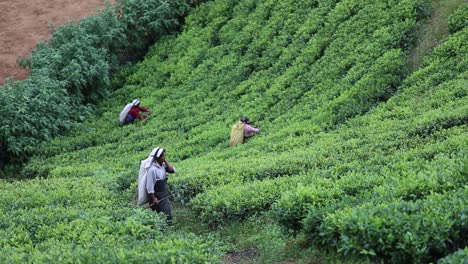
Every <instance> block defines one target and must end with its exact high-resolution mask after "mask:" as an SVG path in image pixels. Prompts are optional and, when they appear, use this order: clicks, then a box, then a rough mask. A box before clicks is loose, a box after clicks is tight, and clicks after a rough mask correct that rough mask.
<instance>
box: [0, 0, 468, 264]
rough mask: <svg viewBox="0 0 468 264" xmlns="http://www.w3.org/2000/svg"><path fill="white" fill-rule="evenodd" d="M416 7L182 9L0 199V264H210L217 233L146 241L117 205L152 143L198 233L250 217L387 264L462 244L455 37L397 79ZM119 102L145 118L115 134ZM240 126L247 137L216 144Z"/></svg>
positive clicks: (142, 223) (462, 134) (128, 211)
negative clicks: (118, 82) (145, 112)
mask: <svg viewBox="0 0 468 264" xmlns="http://www.w3.org/2000/svg"><path fill="white" fill-rule="evenodd" d="M423 3H424V1H413V0H408V1H386V0H385V1H384V0H381V1H380V0H379V1H375V3H374V4H372V5H369V4H368V1H362V0H344V1H337V0H330V1H300V2H298V1H292V0H291V1H289V0H288V1H280V2H278V1H273V0H265V1H255V0H242V1H222V0H215V1H211V2H208V3H205V4H202V5H200V6H199V7H197V8H196V9H195V10H194V11H193V13H191V15H190V16H189V17H187V20H186V25H185V28H184V31H183V32H182V33H181V34H180V35H174V36H170V37H166V38H164V39H163V40H161V41H159V42H158V43H157V44H156V45H155V46H154V47H153V48H152V50H151V51H150V53H149V54H148V55H147V58H146V60H145V61H144V62H142V63H141V64H139V65H138V69H137V71H136V73H135V74H133V75H131V76H129V78H128V80H127V84H126V86H125V87H123V88H122V89H119V90H118V91H116V92H115V93H114V95H113V97H112V98H111V99H110V100H108V101H105V102H103V103H102V104H101V105H100V107H99V111H100V113H99V114H98V116H96V117H95V118H93V119H91V120H89V121H88V122H86V123H85V124H84V125H83V126H80V127H78V128H77V129H75V130H74V131H73V132H71V133H70V135H68V136H64V137H61V138H58V139H56V140H54V141H53V142H52V143H50V144H48V145H47V146H44V148H43V149H41V152H42V154H41V155H38V156H36V157H34V158H33V159H32V160H31V162H30V163H29V164H28V165H27V167H26V168H25V169H24V171H23V172H22V173H23V174H24V175H27V176H30V177H37V179H33V180H29V181H25V182H15V183H5V184H4V186H3V187H1V190H2V192H1V198H2V199H1V202H0V210H1V212H2V214H3V215H4V217H2V226H3V227H4V228H2V229H1V230H2V231H0V232H2V233H0V234H1V235H0V238H2V239H1V240H0V244H1V245H2V247H1V249H0V252H1V253H2V254H0V255H1V256H2V257H0V260H2V262H5V261H6V262H9V261H13V262H14V261H19V260H20V259H26V260H30V261H35V260H38V261H46V259H47V258H51V257H54V256H61V257H63V258H65V259H68V258H79V259H83V260H87V261H89V262H93V261H100V260H101V261H103V260H106V261H109V260H107V258H109V259H110V256H111V255H112V256H114V257H113V260H115V261H130V262H132V261H141V260H148V259H151V258H153V257H154V258H158V259H159V260H160V263H173V262H187V261H189V262H190V263H203V262H216V261H219V255H221V254H222V251H223V250H222V247H219V245H217V243H218V242H220V241H219V238H216V237H210V236H208V235H206V234H197V236H195V235H193V234H186V233H182V234H181V233H180V232H177V231H174V230H166V229H165V228H162V231H161V230H159V229H158V228H154V227H155V226H158V225H163V224H162V222H161V221H162V220H161V219H159V218H156V217H154V216H153V215H152V213H151V212H148V211H149V210H144V209H137V208H134V206H133V205H132V198H133V190H134V188H135V186H136V182H135V179H136V175H137V172H138V166H139V161H140V160H142V159H144V158H146V156H147V155H148V153H149V152H150V151H151V149H152V148H154V147H155V146H164V147H165V148H166V149H167V153H168V160H170V161H172V162H173V163H174V164H175V166H176V167H177V174H176V175H175V176H173V177H171V179H170V184H169V185H170V189H171V191H172V193H173V194H174V196H175V197H174V199H175V200H176V201H177V202H179V203H180V204H181V206H182V207H184V208H186V210H190V213H191V214H193V215H194V216H195V217H196V219H197V221H199V222H200V223H202V224H203V223H205V224H207V225H209V226H210V227H211V228H213V229H212V230H213V232H218V231H217V230H220V229H222V228H221V227H223V226H225V225H226V224H227V223H228V222H230V221H243V220H244V219H249V218H252V217H253V218H255V217H258V216H261V215H268V217H271V218H272V219H273V221H274V222H275V223H278V224H279V225H281V226H282V227H284V229H285V230H290V231H291V232H293V233H296V234H297V233H300V234H303V235H304V237H305V238H306V240H307V242H309V245H310V246H311V247H317V248H324V249H327V250H331V252H338V253H337V254H338V255H340V256H341V255H344V256H349V255H351V256H359V257H363V258H364V259H365V258H369V259H371V260H379V261H389V262H392V263H402V262H413V263H415V262H424V263H425V262H430V261H436V260H438V259H440V258H442V257H445V256H446V255H448V254H450V253H452V252H455V251H456V250H458V249H459V248H464V247H466V246H467V239H466V233H467V231H468V229H467V225H466V222H467V221H466V213H467V212H466V208H467V206H466V203H467V199H466V197H468V193H467V188H466V184H467V175H466V163H467V158H466V157H467V156H468V155H467V149H466V146H467V143H468V136H467V135H468V134H467V117H468V115H467V113H468V109H467V107H468V102H467V89H466V83H467V77H468V76H467V72H468V71H467V68H468V61H467V57H466V54H467V53H468V47H467V45H466V43H467V40H468V34H467V33H468V32H467V28H466V27H461V28H460V27H457V28H454V30H453V31H452V34H451V35H450V36H449V37H448V38H446V39H445V41H444V42H443V43H442V44H441V45H440V46H439V47H437V48H436V49H435V50H434V51H433V52H432V53H431V54H430V56H428V57H427V58H426V60H425V62H424V63H423V66H422V67H421V68H420V69H419V70H417V71H416V72H414V73H409V71H408V69H407V65H408V55H407V54H408V52H409V50H410V48H411V47H412V39H413V37H414V35H413V34H414V29H415V27H416V25H417V24H418V22H419V21H420V20H421V19H423V18H424V15H425V14H426V13H427V12H426V11H427V10H425V8H426V7H425V5H423ZM461 10H462V11H460V12H464V13H462V14H465V15H466V11H463V10H466V8H464V9H461ZM461 17H462V18H463V15H462V16H461ZM133 98H139V99H140V100H141V102H142V105H143V106H148V107H149V108H151V109H152V110H154V113H153V114H152V115H151V116H150V117H149V118H148V119H146V120H144V121H142V122H137V123H136V124H134V125H130V126H124V127H120V126H118V124H117V117H118V114H119V112H120V110H121V108H122V107H123V106H124V105H125V103H127V102H128V101H131V100H132V99H133ZM240 115H248V116H249V117H251V118H252V119H255V120H256V123H255V125H256V126H260V127H261V132H260V134H259V135H258V136H256V137H254V138H253V139H251V140H249V141H248V143H247V144H244V145H241V146H237V147H234V148H230V147H228V145H227V143H228V138H229V130H230V126H231V125H232V124H233V123H234V122H235V121H236V120H237V119H238V118H239V116H240ZM70 190H71V191H70ZM49 208H51V209H49ZM175 218H176V222H177V221H178V220H177V215H175ZM15 223H17V224H15ZM33 223H34V224H33ZM183 225H184V223H180V222H179V223H176V226H183ZM217 228H218V229H217ZM10 236H13V238H14V239H10V240H7V239H3V238H6V237H10ZM158 240H159V242H160V241H163V244H165V245H166V248H163V249H161V248H158V246H159V245H160V243H158ZM57 242H58V243H57ZM222 242H223V243H225V241H222ZM56 243H57V245H60V246H53V245H55V244H56ZM74 247H78V249H79V250H77V251H75V250H74ZM169 248H171V250H173V251H172V252H170V253H168V254H166V253H167V251H169ZM151 250H156V251H154V252H153V251H151ZM7 251H8V252H14V254H8V255H7V254H3V253H5V252H7ZM30 251H32V253H31V254H30V253H28V252H30ZM150 251H151V253H148V252H150ZM59 252H62V253H59ZM116 252H117V253H119V254H115V253H116ZM164 252H166V253H164ZM158 254H159V255H158ZM164 254H166V255H164ZM459 254H463V253H459ZM174 255H176V256H178V259H176V260H174V261H172V260H171V259H170V256H174ZM2 258H3V259H2ZM278 260H281V259H278ZM171 261H172V262H171ZM342 261H344V260H342ZM85 262H86V261H85ZM109 262H112V260H110V261H109Z"/></svg>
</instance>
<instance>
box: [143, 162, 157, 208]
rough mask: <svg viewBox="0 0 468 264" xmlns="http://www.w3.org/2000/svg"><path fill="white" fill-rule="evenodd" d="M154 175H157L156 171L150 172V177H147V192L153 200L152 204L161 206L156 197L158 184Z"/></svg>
mask: <svg viewBox="0 0 468 264" xmlns="http://www.w3.org/2000/svg"><path fill="white" fill-rule="evenodd" d="M154 173H156V171H154V170H149V171H148V175H147V177H146V192H147V193H148V195H149V197H150V199H151V201H150V204H159V200H158V198H156V196H155V195H154V184H155V183H156V182H155V179H156V177H155V175H154Z"/></svg>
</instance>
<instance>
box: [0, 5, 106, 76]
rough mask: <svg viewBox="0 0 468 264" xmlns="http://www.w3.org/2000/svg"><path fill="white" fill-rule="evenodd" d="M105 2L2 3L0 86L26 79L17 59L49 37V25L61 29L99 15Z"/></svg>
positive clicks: (25, 72) (27, 53) (0, 12)
mask: <svg viewBox="0 0 468 264" xmlns="http://www.w3.org/2000/svg"><path fill="white" fill-rule="evenodd" d="M104 3H105V0H0V85H2V84H3V83H4V81H5V78H7V77H12V78H13V79H15V80H18V79H22V78H24V77H25V76H26V74H27V70H25V69H23V68H21V67H20V66H19V65H18V64H17V62H16V61H17V59H18V58H22V57H27V56H29V55H30V53H31V50H32V49H33V48H34V47H35V46H36V44H37V43H38V42H41V41H44V40H47V39H48V38H49V37H50V29H49V27H48V24H49V23H50V24H52V25H54V26H58V25H62V24H64V23H66V22H67V21H70V20H77V19H80V18H83V17H86V16H90V15H93V14H96V13H97V12H98V10H99V9H100V8H102V7H103V6H104Z"/></svg>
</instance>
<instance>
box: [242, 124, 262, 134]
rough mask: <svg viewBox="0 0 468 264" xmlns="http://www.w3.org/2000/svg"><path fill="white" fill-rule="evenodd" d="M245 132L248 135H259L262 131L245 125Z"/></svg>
mask: <svg viewBox="0 0 468 264" xmlns="http://www.w3.org/2000/svg"><path fill="white" fill-rule="evenodd" d="M244 131H246V132H248V133H258V132H260V129H259V128H255V127H252V126H250V125H248V124H245V125H244Z"/></svg>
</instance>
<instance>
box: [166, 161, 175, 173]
mask: <svg viewBox="0 0 468 264" xmlns="http://www.w3.org/2000/svg"><path fill="white" fill-rule="evenodd" d="M164 163H166V171H167V172H168V173H174V172H175V167H174V166H172V164H170V163H169V162H167V161H166V160H164Z"/></svg>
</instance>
